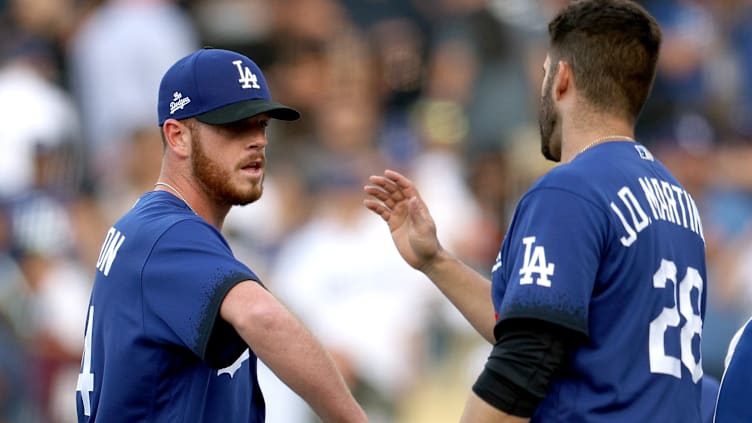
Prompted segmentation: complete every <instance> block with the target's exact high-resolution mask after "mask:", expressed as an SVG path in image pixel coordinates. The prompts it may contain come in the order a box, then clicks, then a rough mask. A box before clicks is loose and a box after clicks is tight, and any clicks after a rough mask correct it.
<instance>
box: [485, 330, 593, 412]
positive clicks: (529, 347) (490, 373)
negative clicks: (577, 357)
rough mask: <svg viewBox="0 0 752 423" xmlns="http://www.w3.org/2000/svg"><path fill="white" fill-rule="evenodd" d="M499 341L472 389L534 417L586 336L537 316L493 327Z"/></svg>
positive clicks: (495, 403) (497, 403) (492, 402)
mask: <svg viewBox="0 0 752 423" xmlns="http://www.w3.org/2000/svg"><path fill="white" fill-rule="evenodd" d="M494 332H495V334H496V339H497V342H496V344H495V345H494V348H493V350H492V351H491V355H490V356H489V357H488V361H487V362H486V365H485V368H484V369H483V371H482V373H481V374H480V376H479V377H478V380H477V381H476V382H475V384H474V385H473V392H474V393H475V394H476V395H478V397H480V398H481V399H482V400H483V401H485V402H486V403H488V404H489V405H491V406H492V407H494V408H496V409H499V410H501V411H503V412H505V413H507V414H511V415H513V416H518V417H531V416H532V415H533V413H534V412H535V409H536V407H537V406H538V404H539V403H540V402H541V401H542V400H543V398H544V397H545V396H546V394H547V392H548V389H549V386H550V383H551V380H552V378H553V377H554V375H555V374H556V372H557V371H559V370H560V369H561V368H562V366H563V364H564V363H565V362H566V360H567V357H568V355H569V353H570V352H571V351H572V350H573V349H574V347H576V346H577V345H578V344H579V343H580V342H582V341H583V340H584V336H583V335H582V334H581V333H580V332H575V331H572V330H570V329H567V328H565V327H563V326H560V325H557V324H554V323H550V322H546V321H543V320H536V319H510V320H503V321H500V322H498V323H497V325H496V327H495V328H494Z"/></svg>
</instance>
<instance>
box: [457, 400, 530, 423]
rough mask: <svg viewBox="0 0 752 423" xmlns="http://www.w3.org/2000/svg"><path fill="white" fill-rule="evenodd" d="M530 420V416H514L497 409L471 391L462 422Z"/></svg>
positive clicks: (500, 422)
mask: <svg viewBox="0 0 752 423" xmlns="http://www.w3.org/2000/svg"><path fill="white" fill-rule="evenodd" d="M529 421H530V419H528V418H525V417H517V416H512V415H510V414H507V413H505V412H503V411H501V410H497V409H495V408H493V407H492V406H490V405H489V404H487V403H486V402H485V401H483V400H482V399H480V398H479V397H478V396H477V395H475V394H474V393H471V394H470V397H469V398H468V400H467V404H465V411H464V413H463V415H462V420H461V421H460V423H527V422H529Z"/></svg>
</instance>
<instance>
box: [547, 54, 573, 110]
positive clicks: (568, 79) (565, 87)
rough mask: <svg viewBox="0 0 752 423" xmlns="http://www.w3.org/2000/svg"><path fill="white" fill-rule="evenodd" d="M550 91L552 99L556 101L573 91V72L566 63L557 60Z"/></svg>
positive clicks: (570, 66)
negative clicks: (551, 91)
mask: <svg viewBox="0 0 752 423" xmlns="http://www.w3.org/2000/svg"><path fill="white" fill-rule="evenodd" d="M552 89H553V98H554V100H557V101H560V100H561V99H562V98H563V97H564V96H566V95H567V94H570V93H572V92H573V91H574V72H573V71H572V65H570V64H569V63H568V62H566V61H564V60H559V62H558V63H557V66H556V74H555V75H554V83H553V87H552Z"/></svg>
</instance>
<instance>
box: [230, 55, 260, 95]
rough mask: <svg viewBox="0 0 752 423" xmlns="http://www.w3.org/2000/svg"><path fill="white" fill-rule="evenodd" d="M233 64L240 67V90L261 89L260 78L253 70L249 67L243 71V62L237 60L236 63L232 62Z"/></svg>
mask: <svg viewBox="0 0 752 423" xmlns="http://www.w3.org/2000/svg"><path fill="white" fill-rule="evenodd" d="M232 64H233V65H235V66H237V67H238V73H239V74H240V79H238V82H240V83H242V85H241V86H240V88H243V89H246V88H256V89H257V90H258V89H261V87H260V86H259V84H258V77H257V76H256V74H254V73H253V72H251V69H250V68H248V66H246V67H245V69H243V67H242V65H243V61H242V60H235V61H234V62H232Z"/></svg>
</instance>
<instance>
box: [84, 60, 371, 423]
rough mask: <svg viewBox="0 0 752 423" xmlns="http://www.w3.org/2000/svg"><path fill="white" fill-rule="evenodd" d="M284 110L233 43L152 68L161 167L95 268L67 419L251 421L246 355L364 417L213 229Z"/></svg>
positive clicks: (256, 188) (335, 409)
mask: <svg viewBox="0 0 752 423" xmlns="http://www.w3.org/2000/svg"><path fill="white" fill-rule="evenodd" d="M298 117H299V114H298V112H297V111H295V110H293V109H291V108H289V107H286V106H283V105H281V104H279V103H275V102H274V101H272V100H271V97H270V94H269V89H268V87H267V84H266V81H265V79H264V76H263V74H262V73H261V70H260V69H259V68H258V66H257V65H256V64H255V63H254V62H253V61H252V60H251V59H249V58H248V57H245V56H243V55H241V54H238V53H235V52H231V51H227V50H220V49H202V50H199V51H197V52H195V53H193V54H191V55H189V56H187V57H184V58H182V59H181V60H179V61H178V62H176V63H175V64H174V65H173V66H172V67H171V68H170V69H169V70H168V71H167V72H166V73H165V75H164V77H163V79H162V82H161V85H160V88H159V96H158V119H159V125H160V126H161V128H162V137H163V143H164V155H163V159H162V170H161V175H160V177H159V180H158V181H157V182H156V184H155V189H154V191H151V192H147V193H145V194H144V195H143V196H141V198H140V199H139V200H138V202H137V203H136V204H135V205H134V206H133V208H132V209H131V210H130V211H128V212H127V213H126V214H125V215H124V216H123V217H122V218H121V219H120V220H118V221H117V222H116V223H115V224H114V225H113V226H112V227H111V228H110V229H109V232H108V233H107V235H106V237H105V240H104V243H103V245H102V249H101V253H100V256H99V259H98V261H97V264H96V277H95V282H94V287H93V291H92V294H91V300H90V303H89V309H88V316H87V321H86V332H85V339H84V346H85V348H84V353H83V359H82V361H81V371H80V374H79V377H78V383H77V386H76V391H77V394H76V401H77V407H78V420H79V422H95V421H100V422H107V423H111V422H147V421H148V422H244V423H257V422H263V421H264V413H265V411H264V399H263V396H262V393H261V389H260V388H259V385H258V381H257V377H256V360H257V357H258V358H259V359H261V360H262V361H263V362H264V363H265V364H266V365H267V366H268V367H269V368H270V369H271V370H272V371H274V372H275V373H276V375H277V376H278V377H279V378H280V379H281V380H282V381H283V382H285V383H286V384H287V385H289V386H290V387H291V388H292V389H293V390H294V391H295V392H297V393H298V394H299V395H300V396H301V397H302V398H303V399H305V400H306V401H307V402H308V403H309V404H310V405H311V407H312V408H313V410H314V411H315V412H316V413H317V414H318V415H319V416H320V417H321V419H322V420H323V421H326V422H365V421H366V417H365V415H364V413H363V411H362V410H361V408H360V407H359V406H358V404H357V403H356V402H355V400H354V399H353V397H352V395H351V394H350V391H349V390H348V388H347V387H346V385H345V383H344V382H343V379H342V377H341V376H340V374H339V373H338V371H337V370H336V368H335V365H334V363H333V361H332V359H331V358H330V357H329V355H328V354H327V353H326V352H325V351H324V349H323V348H322V347H321V345H320V344H319V343H318V342H317V340H316V339H314V338H313V336H312V335H311V334H310V333H309V332H308V331H307V330H306V329H305V327H304V326H303V325H302V324H301V322H299V321H298V320H297V319H296V318H295V317H294V316H293V315H292V314H291V313H290V312H289V311H288V310H287V309H286V308H285V307H284V306H283V305H282V304H281V303H280V302H279V301H278V300H277V299H276V298H275V297H274V296H273V295H272V294H271V293H270V292H269V291H267V290H266V289H265V288H264V285H263V284H262V283H261V281H260V279H259V278H258V276H257V275H256V274H255V273H254V272H253V271H252V270H251V269H250V268H249V267H247V266H246V265H245V264H243V263H241V262H239V261H238V260H237V259H236V258H235V257H234V256H233V253H232V251H231V250H230V247H229V245H228V244H227V242H226V241H225V239H224V238H223V236H222V234H221V232H220V231H221V230H222V223H223V221H224V219H225V216H226V215H227V213H228V211H229V210H230V208H231V207H232V206H234V205H245V204H250V203H253V202H254V201H256V200H258V199H259V197H261V193H262V190H263V180H264V168H265V164H266V157H265V154H264V148H265V147H266V145H267V143H268V140H267V136H266V126H267V124H268V122H269V119H272V118H275V119H282V120H295V119H298Z"/></svg>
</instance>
